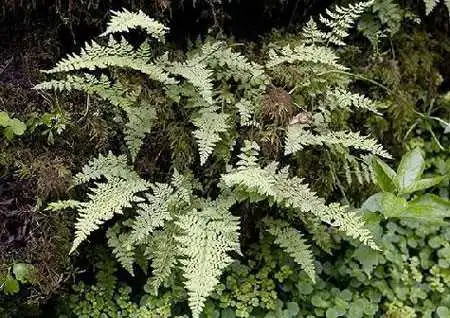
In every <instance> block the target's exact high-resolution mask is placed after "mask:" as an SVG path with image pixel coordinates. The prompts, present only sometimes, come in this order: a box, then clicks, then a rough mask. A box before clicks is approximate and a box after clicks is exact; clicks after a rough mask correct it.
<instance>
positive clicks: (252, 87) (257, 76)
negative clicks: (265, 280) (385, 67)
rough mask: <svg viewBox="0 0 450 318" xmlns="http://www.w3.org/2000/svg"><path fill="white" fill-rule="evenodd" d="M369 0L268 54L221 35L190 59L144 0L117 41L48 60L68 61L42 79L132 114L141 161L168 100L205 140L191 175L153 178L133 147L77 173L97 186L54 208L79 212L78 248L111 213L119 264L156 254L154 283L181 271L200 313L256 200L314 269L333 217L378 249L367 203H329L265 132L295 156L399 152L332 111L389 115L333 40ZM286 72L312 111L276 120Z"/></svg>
mask: <svg viewBox="0 0 450 318" xmlns="http://www.w3.org/2000/svg"><path fill="white" fill-rule="evenodd" d="M370 5H371V2H365V3H360V4H357V5H351V6H349V7H346V8H343V7H336V8H335V9H334V11H327V18H325V17H321V19H320V20H321V22H322V23H323V24H324V25H325V27H326V28H327V31H321V30H320V29H319V27H318V26H317V24H315V23H314V22H310V23H309V24H308V25H307V27H306V28H305V30H304V32H303V33H302V34H301V35H300V37H299V39H298V43H297V45H295V46H294V47H291V46H285V47H277V46H276V45H273V46H272V49H271V50H270V51H269V54H268V60H267V62H266V63H265V65H260V64H257V63H255V62H252V61H250V60H249V59H248V58H246V57H245V56H243V55H242V54H240V53H238V52H236V51H235V50H233V49H232V47H230V46H229V45H227V44H226V43H224V42H217V41H216V42H211V41H210V42H206V43H204V44H203V45H201V46H200V47H199V48H197V49H196V50H193V51H192V52H189V53H188V54H187V56H186V58H184V59H180V58H178V59H176V58H174V57H173V56H172V54H170V52H166V53H163V54H159V53H158V52H160V51H161V47H159V48H157V49H155V45H154V44H150V43H149V41H154V40H156V41H157V43H159V44H160V45H162V43H163V35H164V33H165V32H166V31H167V29H166V28H165V27H164V26H163V25H161V24H159V23H158V22H157V21H155V20H153V19H151V18H149V17H147V16H146V15H144V14H143V13H142V12H139V13H131V12H128V11H122V12H116V13H114V15H113V17H112V19H111V21H110V23H109V24H108V28H107V30H106V32H105V33H104V34H103V35H109V36H110V38H109V40H108V41H107V42H104V43H103V42H99V43H97V42H92V44H89V45H87V46H86V47H85V48H84V49H83V50H82V51H81V53H80V54H78V55H70V56H69V57H67V58H65V59H63V60H62V61H61V62H59V63H58V64H57V65H56V67H55V68H53V69H52V70H50V71H47V73H49V74H56V73H58V74H59V75H58V76H59V77H58V79H52V80H49V81H48V82H44V83H41V84H39V85H37V87H36V88H37V89H56V90H60V91H67V90H81V91H84V92H86V93H88V94H93V95H95V96H97V97H98V98H99V99H101V100H104V101H106V102H108V103H110V104H111V105H112V106H114V107H116V108H117V110H118V111H119V112H122V114H123V115H126V117H127V118H128V122H127V123H125V125H124V129H123V132H124V135H125V144H126V145H127V146H128V149H129V157H128V158H129V159H131V161H130V162H134V161H135V159H136V158H137V157H138V156H140V148H141V146H142V145H143V144H144V143H145V140H144V138H145V135H146V134H147V133H149V132H150V131H151V130H153V129H162V127H163V126H164V125H165V124H166V125H169V124H172V125H173V124H174V123H173V122H170V123H168V122H164V120H166V118H165V117H164V116H163V113H165V112H170V111H174V109H175V110H176V111H177V114H178V117H174V118H175V119H174V118H170V120H175V121H178V122H177V123H176V124H179V125H180V126H181V125H184V126H186V127H187V129H188V130H189V133H190V134H191V137H192V139H193V140H195V141H196V142H197V148H198V151H197V153H196V156H197V158H196V160H195V162H196V163H199V165H197V166H195V167H194V166H191V167H190V168H195V169H194V171H195V174H194V175H193V174H192V173H191V172H190V171H189V169H185V170H183V171H178V170H177V169H175V168H174V167H173V166H172V167H171V168H172V169H171V170H170V171H171V172H172V173H171V176H170V177H169V176H168V177H167V179H166V180H165V181H166V182H154V181H148V180H144V179H143V178H142V177H141V176H140V174H139V171H137V170H134V167H133V165H130V164H129V161H128V160H127V159H128V158H127V156H126V155H119V156H116V155H113V154H112V153H109V154H108V155H99V156H98V157H97V158H95V159H93V160H92V161H91V162H89V163H88V164H87V165H85V166H84V167H83V168H82V171H81V172H80V173H78V174H77V175H75V177H74V180H73V185H74V186H81V185H87V186H88V189H89V190H88V192H87V194H86V196H85V198H84V199H80V200H73V199H72V200H67V201H59V202H54V203H51V204H50V205H49V209H53V210H57V209H66V208H70V209H75V210H77V211H78V218H77V222H76V225H75V240H74V243H73V247H72V252H73V251H75V250H76V249H77V248H78V247H79V246H80V244H82V243H83V242H84V241H85V240H87V239H88V237H89V235H90V234H91V233H92V232H93V231H96V230H97V229H99V228H101V227H102V228H104V227H107V226H105V223H106V222H108V224H111V226H110V227H109V228H108V229H107V232H106V238H107V243H108V245H109V246H110V248H111V249H112V253H113V254H114V255H115V256H116V258H117V259H118V261H119V263H120V264H121V265H122V266H123V267H124V268H125V269H126V270H128V271H129V272H130V274H134V272H135V270H136V265H138V266H139V267H141V268H142V269H143V270H144V271H147V263H149V264H150V266H151V268H152V271H151V273H152V274H151V275H150V278H149V279H150V285H151V286H152V287H153V288H154V289H155V290H156V291H157V290H158V289H159V287H160V286H161V285H162V284H163V283H164V282H166V281H167V280H168V279H169V278H170V277H172V276H174V275H177V273H181V276H182V277H183V282H184V286H185V288H186V290H187V292H188V301H189V305H190V308H191V310H192V314H193V317H199V316H200V314H201V312H202V310H203V307H204V305H205V301H206V299H207V297H208V296H209V295H210V294H211V292H212V291H213V290H214V288H215V286H216V285H217V283H218V282H219V280H220V276H221V273H222V272H223V270H224V269H225V268H226V267H227V266H228V265H229V264H230V263H232V262H233V259H235V258H236V257H242V255H243V253H242V252H241V247H240V239H239V234H240V217H244V216H246V214H247V213H248V212H249V211H248V208H249V207H254V208H256V207H257V209H259V210H260V213H259V215H258V216H257V224H258V226H259V228H260V229H261V235H262V236H263V237H269V236H270V237H272V238H273V243H274V244H275V245H278V246H280V247H281V248H282V249H283V250H285V251H286V253H287V254H288V255H290V256H291V257H292V258H293V260H294V261H295V262H296V263H298V264H299V266H300V267H301V268H303V269H304V270H305V272H306V273H308V275H309V276H310V277H311V279H312V280H315V268H314V258H313V254H312V252H311V250H310V243H309V240H308V237H309V234H312V237H313V239H316V240H317V244H318V245H319V246H324V248H326V246H325V245H326V244H323V243H324V241H325V240H324V239H323V237H321V236H322V235H321V234H320V233H326V227H334V228H336V229H338V230H340V231H342V232H343V233H345V234H346V235H347V236H348V237H349V238H352V239H354V240H358V241H360V242H361V243H362V244H364V245H367V246H370V247H372V248H374V249H377V246H376V244H375V242H374V240H373V238H372V235H371V232H370V231H369V230H368V229H366V228H365V227H364V222H363V220H362V219H361V218H360V217H359V215H358V214H357V213H356V212H353V211H351V209H350V208H348V207H346V206H342V205H340V204H338V203H327V202H326V200H325V199H323V198H321V197H319V196H318V195H316V194H315V193H314V192H313V191H312V190H311V189H310V187H309V186H308V184H307V183H306V182H305V181H304V179H303V178H302V176H298V175H295V173H292V171H290V169H289V167H288V166H281V164H280V163H279V162H277V161H272V162H269V163H267V162H268V161H270V160H268V158H267V157H265V154H264V152H263V151H261V149H260V148H261V147H260V144H262V138H261V136H262V135H263V131H264V130H265V129H266V128H267V126H268V125H272V126H273V125H275V126H277V125H278V127H277V129H278V128H279V129H281V130H282V131H283V135H284V138H285V142H284V156H296V155H297V154H298V153H300V152H302V151H303V148H304V147H309V146H317V147H320V148H321V149H322V150H323V151H326V152H333V151H341V152H343V153H344V154H345V155H344V157H345V158H346V159H347V162H352V160H354V161H358V160H361V161H363V160H365V159H364V158H366V157H371V156H381V157H386V158H389V154H388V153H387V152H386V151H385V150H384V149H383V148H382V147H381V146H380V145H379V144H378V143H377V142H376V141H375V140H373V139H371V138H369V137H368V136H363V135H361V134H360V133H358V132H352V131H346V130H342V129H341V130H336V129H335V124H334V119H335V118H334V116H335V113H336V112H335V110H338V112H339V113H343V112H347V113H350V112H352V111H353V112H356V111H369V112H374V113H376V114H379V111H378V108H379V104H378V103H376V102H373V101H371V100H370V99H368V98H366V97H364V96H362V95H360V94H357V93H353V92H350V90H349V89H348V86H349V82H350V79H351V78H350V77H349V75H348V73H347V68H346V67H345V66H343V65H342V64H340V63H339V57H338V54H337V51H336V46H337V45H342V44H343V40H344V38H345V36H346V35H347V32H348V31H347V29H348V28H349V27H351V26H352V25H353V24H354V22H355V19H356V18H357V17H358V16H359V15H360V14H361V13H362V11H363V10H364V9H365V8H367V7H368V6H370ZM135 28H140V29H142V30H143V31H144V32H146V34H147V35H148V37H149V38H150V40H146V41H144V42H143V43H142V44H141V45H139V46H134V45H131V44H130V43H128V42H127V41H126V40H125V39H124V38H118V37H116V35H113V36H112V35H111V34H113V33H122V32H128V31H129V30H132V29H135ZM162 48H163V47H162ZM93 70H95V71H96V72H94V73H93V72H91V71H93ZM290 72H291V73H290ZM292 72H293V73H292ZM283 74H296V75H299V74H300V75H301V76H300V77H299V76H295V77H294V76H293V77H291V78H288V77H289V75H288V76H282V75H283ZM280 83H281V84H282V85H283V86H284V87H285V88H289V89H290V90H291V94H287V95H289V96H290V95H292V96H293V97H295V96H297V97H298V96H302V98H303V101H304V104H303V106H302V108H303V109H302V111H303V112H308V114H311V116H306V117H307V118H308V119H307V120H300V119H298V118H300V117H301V116H300V117H299V115H301V114H302V112H300V113H299V114H297V115H296V116H294V117H293V118H288V119H290V123H289V124H288V123H286V122H283V121H276V120H273V119H272V122H271V123H267V117H265V115H264V112H265V111H272V112H275V113H276V112H277V111H278V110H279V109H278V107H279V105H278V104H276V106H274V107H272V109H270V107H268V108H267V107H266V106H264V105H263V104H264V103H266V102H265V101H267V100H268V99H267V98H266V97H267V96H266V94H267V90H268V88H269V87H270V88H273V87H274V86H276V85H279V84H280ZM281 90H282V91H283V89H281ZM152 94H154V95H157V96H158V98H160V97H161V95H162V96H163V97H162V98H163V100H164V103H163V104H162V105H159V106H158V107H156V106H155V105H154V104H152V99H151V98H149V95H152ZM285 95H286V94H285ZM285 97H286V96H285ZM285 99H289V98H288V97H286V98H285ZM287 104H288V103H287ZM269 106H270V105H269ZM284 106H286V105H284ZM287 106H289V105H287ZM161 108H162V110H161ZM286 113H287V114H290V112H289V111H287V112H286ZM275 117H276V116H269V118H275ZM159 121H163V124H161V123H159ZM163 131H164V129H163ZM172 138H173V137H172ZM171 144H173V145H176V143H171ZM237 147H241V150H240V151H238V149H236V148H237ZM354 150H357V153H355V152H354ZM236 152H239V154H238V155H237V156H236ZM142 155H143V154H142ZM217 169H219V172H218V173H219V175H220V176H219V175H216V176H214V177H213V181H212V182H210V180H204V179H202V177H201V176H205V175H207V174H209V173H211V174H212V175H214V173H217ZM213 170H214V171H215V172H212V171H213ZM367 170H369V168H368V167H367ZM203 178H205V177H203ZM160 181H161V180H160ZM309 230H311V232H312V233H310V232H309Z"/></svg>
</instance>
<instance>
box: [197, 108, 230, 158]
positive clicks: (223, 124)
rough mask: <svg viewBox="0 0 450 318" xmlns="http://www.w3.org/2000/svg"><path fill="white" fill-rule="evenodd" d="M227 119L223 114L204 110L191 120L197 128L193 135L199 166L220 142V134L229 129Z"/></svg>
mask: <svg viewBox="0 0 450 318" xmlns="http://www.w3.org/2000/svg"><path fill="white" fill-rule="evenodd" d="M228 118H229V115H227V114H225V113H216V112H213V111H210V110H209V109H205V110H202V111H200V114H199V116H197V117H195V118H193V119H192V123H193V124H194V125H195V127H197V129H196V130H195V131H194V133H193V134H194V137H195V139H196V140H197V144H198V150H199V153H200V164H201V165H203V164H204V163H205V162H206V160H207V159H208V157H209V155H211V154H212V152H213V150H214V147H215V145H216V144H217V143H218V142H219V141H220V140H221V137H220V133H224V132H226V131H227V130H228V129H229V124H228Z"/></svg>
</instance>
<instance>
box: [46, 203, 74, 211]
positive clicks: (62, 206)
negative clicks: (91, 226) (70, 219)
mask: <svg viewBox="0 0 450 318" xmlns="http://www.w3.org/2000/svg"><path fill="white" fill-rule="evenodd" d="M80 203H81V202H80V201H76V200H60V201H55V202H50V203H49V204H48V206H47V208H45V210H47V211H52V212H56V211H61V210H67V209H76V208H78V206H79V205H80Z"/></svg>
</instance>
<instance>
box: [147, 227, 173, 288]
mask: <svg viewBox="0 0 450 318" xmlns="http://www.w3.org/2000/svg"><path fill="white" fill-rule="evenodd" d="M176 233H177V231H176V230H175V229H174V226H173V225H168V226H165V227H164V230H160V231H155V232H154V233H153V234H152V236H151V237H150V238H149V242H148V245H147V249H146V254H147V255H148V256H149V257H150V259H151V261H152V263H151V264H152V269H153V270H152V277H151V278H150V281H149V283H150V286H151V287H152V288H153V289H154V290H155V292H156V291H157V290H158V288H159V287H160V286H161V284H163V283H164V282H165V281H167V279H168V278H169V277H170V274H172V270H173V269H174V268H175V266H176V265H177V262H178V257H179V253H178V245H177V242H176V240H175V234H176Z"/></svg>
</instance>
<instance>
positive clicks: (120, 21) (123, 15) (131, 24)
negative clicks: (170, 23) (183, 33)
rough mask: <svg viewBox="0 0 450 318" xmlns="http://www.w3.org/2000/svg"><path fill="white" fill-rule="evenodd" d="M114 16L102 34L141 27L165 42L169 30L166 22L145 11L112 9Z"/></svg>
mask: <svg viewBox="0 0 450 318" xmlns="http://www.w3.org/2000/svg"><path fill="white" fill-rule="evenodd" d="M111 13H112V17H111V19H110V20H109V22H108V27H107V29H106V31H105V32H104V33H102V34H101V36H105V35H108V34H111V33H118V32H128V31H129V30H130V29H136V28H141V29H143V30H144V31H145V32H146V33H147V34H148V35H149V36H151V37H153V38H155V39H157V40H158V41H161V42H164V37H165V35H166V32H167V31H168V30H169V28H168V27H166V26H164V24H162V23H160V22H158V21H156V20H154V19H152V18H150V17H149V16H147V15H146V14H145V13H144V12H142V11H141V10H139V12H137V13H134V12H130V11H128V10H127V9H123V10H122V11H111Z"/></svg>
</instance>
